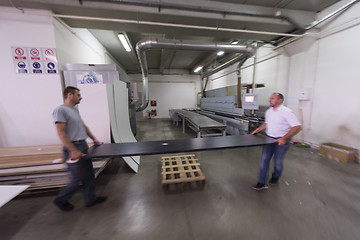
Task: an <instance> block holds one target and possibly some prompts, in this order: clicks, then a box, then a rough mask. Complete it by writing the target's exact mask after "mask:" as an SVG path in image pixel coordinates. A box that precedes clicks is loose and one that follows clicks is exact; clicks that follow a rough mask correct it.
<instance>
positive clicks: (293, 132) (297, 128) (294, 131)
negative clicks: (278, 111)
mask: <svg viewBox="0 0 360 240" xmlns="http://www.w3.org/2000/svg"><path fill="white" fill-rule="evenodd" d="M301 129H302V127H301V125H299V126H295V127H292V128H291V129H290V130H289V132H288V133H287V134H285V136H283V137H282V139H284V140H286V139H289V138H291V137H293V136H295V135H296V134H297V133H298V132H300V131H301Z"/></svg>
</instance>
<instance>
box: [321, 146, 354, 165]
mask: <svg viewBox="0 0 360 240" xmlns="http://www.w3.org/2000/svg"><path fill="white" fill-rule="evenodd" d="M319 152H320V154H321V155H323V156H325V157H327V158H329V159H333V160H335V161H337V162H342V163H349V162H353V161H356V159H357V152H358V150H357V149H355V148H351V147H347V146H343V145H340V144H336V143H323V144H321V146H320V150H319Z"/></svg>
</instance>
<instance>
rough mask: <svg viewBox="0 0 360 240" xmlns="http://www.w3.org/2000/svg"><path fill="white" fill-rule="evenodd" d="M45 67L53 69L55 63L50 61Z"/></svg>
mask: <svg viewBox="0 0 360 240" xmlns="http://www.w3.org/2000/svg"><path fill="white" fill-rule="evenodd" d="M47 67H48V68H49V69H54V68H55V64H54V63H52V62H49V63H48V64H47Z"/></svg>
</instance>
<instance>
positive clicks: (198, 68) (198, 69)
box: [194, 66, 203, 72]
mask: <svg viewBox="0 0 360 240" xmlns="http://www.w3.org/2000/svg"><path fill="white" fill-rule="evenodd" d="M202 68H203V67H202V66H199V67H197V68H195V70H194V72H198V71H200V70H201V69H202Z"/></svg>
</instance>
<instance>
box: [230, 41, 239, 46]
mask: <svg viewBox="0 0 360 240" xmlns="http://www.w3.org/2000/svg"><path fill="white" fill-rule="evenodd" d="M238 43H239V41H238V40H234V41H232V42H231V44H234V45H235V44H238Z"/></svg>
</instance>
